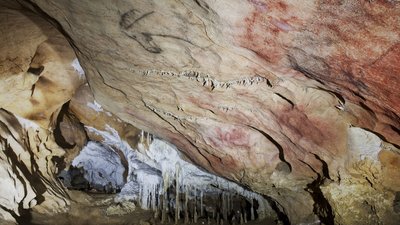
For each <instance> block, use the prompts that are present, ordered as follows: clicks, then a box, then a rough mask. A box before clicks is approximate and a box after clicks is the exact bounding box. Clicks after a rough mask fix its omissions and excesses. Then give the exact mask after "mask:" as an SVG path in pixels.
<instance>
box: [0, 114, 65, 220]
mask: <svg viewBox="0 0 400 225" xmlns="http://www.w3.org/2000/svg"><path fill="white" fill-rule="evenodd" d="M0 126H1V130H0V132H1V133H0V138H1V143H0V148H1V149H0V150H1V151H0V159H1V160H0V174H1V178H2V179H1V181H0V186H1V189H0V206H1V208H0V217H1V218H3V219H5V220H14V217H13V216H15V215H17V216H21V215H23V213H24V210H27V209H30V208H33V207H34V209H35V210H37V211H38V212H40V213H48V214H53V213H58V212H62V211H64V210H66V206H67V205H68V204H69V202H68V200H67V199H66V198H67V197H68V194H67V193H66V192H65V190H64V188H63V186H62V185H61V184H60V182H59V181H58V180H57V179H56V178H55V176H54V174H55V173H57V167H56V161H55V159H56V158H57V157H61V156H62V155H63V154H64V150H63V149H61V148H60V147H59V146H57V145H56V143H55V140H54V137H53V135H52V133H51V132H49V131H48V130H45V129H43V128H40V127H39V126H38V125H37V124H35V123H34V122H32V121H29V120H26V119H23V118H16V117H15V116H13V115H12V114H11V113H9V112H7V111H5V110H0Z"/></svg>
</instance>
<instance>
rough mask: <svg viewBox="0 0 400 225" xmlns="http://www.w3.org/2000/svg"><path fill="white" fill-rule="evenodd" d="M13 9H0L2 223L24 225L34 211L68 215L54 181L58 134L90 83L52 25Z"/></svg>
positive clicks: (64, 198) (63, 196)
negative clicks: (62, 117) (69, 106)
mask: <svg viewBox="0 0 400 225" xmlns="http://www.w3.org/2000/svg"><path fill="white" fill-rule="evenodd" d="M1 4H4V2H2V3H1ZM8 6H10V7H11V8H5V7H0V27H1V31H2V34H1V37H2V38H1V42H2V43H1V45H0V52H1V54H0V65H1V66H0V96H1V97H0V108H1V109H0V140H1V143H0V174H1V175H0V177H1V179H0V187H1V188H0V220H1V219H5V220H10V221H14V222H18V223H20V224H24V221H23V219H27V218H28V217H29V213H28V209H30V208H34V209H35V210H36V211H37V212H39V213H45V214H54V213H60V212H64V211H65V210H67V206H68V205H69V200H68V193H67V192H66V191H65V188H64V187H63V186H62V184H61V183H60V182H59V181H58V180H57V179H56V177H55V174H56V173H58V169H59V168H58V167H59V166H60V165H62V163H61V162H62V161H63V159H62V157H63V155H64V153H65V150H64V149H63V148H61V147H60V146H59V145H58V143H57V142H58V141H57V140H56V135H55V133H54V130H55V128H56V125H57V118H58V114H59V112H60V111H61V107H62V105H63V104H65V103H66V102H67V101H69V100H70V99H71V98H72V95H73V94H74V92H75V89H77V88H78V87H79V86H80V85H81V84H83V83H84V82H85V78H84V77H83V76H81V75H80V74H79V73H78V72H77V71H76V69H75V68H74V66H73V65H72V63H73V61H74V59H76V57H75V53H74V51H73V50H72V48H71V46H70V45H69V43H68V41H67V40H66V39H65V38H64V36H63V35H62V34H61V33H60V32H59V31H58V30H57V29H56V28H54V26H53V25H51V24H50V23H49V22H47V21H46V20H44V19H43V18H42V17H40V16H38V15H37V14H35V13H33V12H32V11H30V10H29V9H24V10H22V8H21V6H19V5H18V4H16V5H13V4H11V5H8ZM15 220H16V221H15ZM1 223H3V221H2V220H1Z"/></svg>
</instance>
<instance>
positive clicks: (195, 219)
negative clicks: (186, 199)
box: [193, 205, 198, 223]
mask: <svg viewBox="0 0 400 225" xmlns="http://www.w3.org/2000/svg"><path fill="white" fill-rule="evenodd" d="M197 219H198V218H197V207H196V205H194V211H193V221H194V223H197Z"/></svg>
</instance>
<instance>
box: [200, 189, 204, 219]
mask: <svg viewBox="0 0 400 225" xmlns="http://www.w3.org/2000/svg"><path fill="white" fill-rule="evenodd" d="M200 216H201V217H203V216H204V209H203V191H201V192H200Z"/></svg>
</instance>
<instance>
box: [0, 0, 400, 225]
mask: <svg viewBox="0 0 400 225" xmlns="http://www.w3.org/2000/svg"><path fill="white" fill-rule="evenodd" d="M31 3H33V6H34V7H33V8H34V10H35V11H37V12H38V13H39V14H40V15H42V16H48V17H51V18H52V20H53V22H55V23H57V24H58V25H59V26H60V29H62V31H63V32H64V34H65V35H67V37H68V39H69V41H70V42H71V43H72V44H73V46H74V48H75V50H76V52H77V55H78V58H79V61H80V62H81V65H82V67H83V69H84V70H85V72H86V76H87V78H88V83H89V85H90V89H91V90H92V91H93V94H94V99H95V101H94V100H93V101H90V102H93V106H94V107H98V106H97V105H96V102H97V104H98V105H101V106H102V107H104V109H105V110H108V111H110V112H112V113H113V114H114V115H115V116H117V117H118V118H121V119H122V120H123V121H125V122H128V123H131V124H133V125H135V126H137V127H138V128H140V129H143V130H145V131H148V132H151V133H154V134H157V135H158V136H160V137H162V138H164V139H166V140H168V141H170V142H171V143H173V144H175V145H176V146H177V147H178V148H179V149H180V150H181V151H183V152H184V153H185V154H186V156H187V157H188V158H189V159H190V160H191V161H193V162H194V163H196V164H197V165H200V166H201V167H203V168H205V169H207V170H208V171H211V172H214V173H216V174H218V175H221V176H224V177H226V178H228V179H231V180H233V181H236V182H239V183H241V184H243V185H245V186H248V187H250V188H251V189H252V190H254V191H256V192H258V193H261V194H264V195H267V196H269V197H271V198H272V199H273V200H274V201H276V204H277V207H278V208H279V209H280V210H281V211H282V212H283V213H284V214H286V215H288V217H289V220H290V222H292V223H293V224H298V223H313V222H315V221H316V220H317V219H318V218H319V219H320V220H321V221H323V222H325V223H327V224H329V223H333V222H335V223H338V224H355V223H356V222H357V221H363V223H366V224H367V223H370V224H375V223H376V222H377V221H381V222H382V223H384V224H395V223H396V221H399V217H400V215H399V214H398V212H395V210H394V208H393V204H394V203H393V202H395V192H396V191H398V190H397V187H399V182H400V180H399V179H394V178H396V177H399V176H400V175H399V173H400V172H399V171H400V170H398V168H399V167H400V165H399V160H398V158H399V149H398V146H399V145H400V135H399V128H400V118H399V114H400V101H399V99H400V92H398V91H397V87H398V86H399V84H400V78H399V76H398V74H399V73H400V68H399V63H398V61H399V60H400V58H399V57H400V51H399V49H400V47H399V42H398V40H399V35H400V27H399V26H400V21H399V18H400V3H399V2H398V1H351V0H345V1H307V2H304V1H290V0H285V1H283V0H282V1H263V0H248V1H240V0H233V1H229V4H228V3H227V2H226V1H208V0H196V1H135V0H130V1H118V2H113V1H106V0H102V1H97V2H96V3H94V2H93V3H90V2H88V3H83V2H82V1H72V2H71V1H57V2H52V3H51V4H49V2H48V1H46V0H31V1H25V3H24V4H25V5H26V6H28V7H32V6H31ZM15 20H16V19H15ZM37 42H39V41H37ZM51 43H53V42H51ZM46 46H47V45H44V47H43V50H41V51H43V52H49V51H47V50H48V48H46ZM40 49H41V48H38V51H39V50H40ZM41 51H39V52H41ZM50 52H51V51H50ZM18 54H22V53H18ZM44 54H47V53H44ZM49 54H50V53H49ZM3 61H4V60H3ZM4 62H5V61H4ZM33 62H35V63H36V64H34V65H35V67H34V68H38V66H37V65H45V62H46V61H42V60H41V59H40V57H39V58H38V59H37V61H36V60H34V61H33ZM61 64H62V63H61ZM7 65H8V64H7ZM11 65H12V63H10V66H8V67H7V68H6V69H5V71H11V70H15V71H16V72H14V74H17V73H19V72H20V71H19V69H18V68H16V67H15V68H14V67H12V66H11ZM46 65H47V64H46ZM58 66H62V65H58ZM25 67H28V66H25ZM46 68H47V66H45V69H46ZM23 71H26V70H23ZM43 78H44V75H43ZM64 78H65V76H64V75H63V76H59V79H64ZM38 80H39V81H40V79H38ZM34 81H36V80H35V79H33V78H30V84H29V87H31V86H32V82H34ZM45 81H46V79H45ZM28 83H29V82H28ZM41 83H43V81H41V82H39V83H38V85H37V87H36V88H35V90H36V89H37V88H40V87H41V86H40V85H39V84H41ZM45 83H46V82H45ZM76 83H79V79H78V80H76ZM43 85H44V84H43ZM44 86H45V85H44ZM71 86H73V87H75V85H71ZM13 90H15V89H13ZM38 90H41V89H38ZM70 90H73V88H72V89H70ZM35 93H36V91H35ZM37 93H41V92H37ZM67 93H71V91H67ZM18 94H19V93H12V94H10V96H15V95H18ZM29 94H31V93H30V92H27V91H25V92H24V95H25V96H27V95H29ZM45 96H46V95H45ZM64 96H66V97H65V99H68V97H67V96H69V95H64ZM84 96H89V95H84ZM5 99H9V98H5ZM78 99H79V98H78ZM2 100H3V94H2ZM13 102H15V101H13ZM46 102H49V103H48V104H49V106H51V107H46V110H45V111H43V109H42V108H40V107H39V106H38V107H39V108H37V109H38V111H33V112H32V113H33V114H28V112H26V111H24V110H22V109H19V108H18V111H20V112H21V114H19V115H22V116H26V117H27V118H31V119H34V120H37V121H38V122H39V123H41V124H42V125H47V122H48V121H49V119H48V118H50V117H51V114H52V113H53V112H54V111H55V110H54V109H58V108H60V106H61V105H62V103H61V102H60V104H55V103H52V102H51V101H50V100H47V98H46ZM84 103H85V104H86V103H87V101H84ZM27 104H28V103H24V104H23V105H24V106H26V105H27ZM29 104H30V103H29ZM31 105H32V104H31ZM74 105H75V106H74ZM72 106H73V107H75V108H73V109H71V110H72V111H75V112H77V110H79V104H72ZM14 108H15V107H14ZM71 108H72V107H71ZM7 109H9V110H10V111H12V109H13V104H10V103H9V106H8V107H7ZM47 109H48V110H47ZM28 111H29V110H28ZM42 111H43V112H44V113H43V115H42V114H41V115H39V116H37V115H38V112H42ZM82 112H84V111H82ZM29 113H31V112H30V111H29ZM76 114H77V115H80V117H79V116H78V118H79V120H81V121H83V120H84V116H87V118H86V119H87V121H90V120H91V119H90V118H94V117H92V115H90V114H89V115H87V114H85V113H76ZM31 115H35V116H31ZM84 123H85V122H84ZM92 123H97V120H94V121H92ZM101 123H103V122H101ZM99 126H103V125H99ZM373 133H376V134H378V136H377V135H375V134H373ZM342 190H347V191H348V192H342ZM350 190H354V192H356V193H357V195H351V193H353V192H350ZM375 195H377V196H379V197H378V198H377V199H374V198H373V196H375ZM349 199H350V201H349ZM342 204H349V207H350V206H351V207H350V208H351V209H352V210H351V212H352V213H350V212H349V211H350V210H347V211H344V210H345V207H342ZM369 215H370V216H369ZM317 216H318V217H317ZM371 218H372V219H371Z"/></svg>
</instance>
